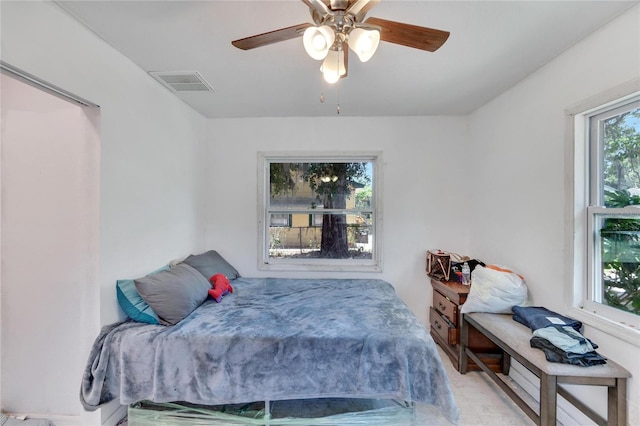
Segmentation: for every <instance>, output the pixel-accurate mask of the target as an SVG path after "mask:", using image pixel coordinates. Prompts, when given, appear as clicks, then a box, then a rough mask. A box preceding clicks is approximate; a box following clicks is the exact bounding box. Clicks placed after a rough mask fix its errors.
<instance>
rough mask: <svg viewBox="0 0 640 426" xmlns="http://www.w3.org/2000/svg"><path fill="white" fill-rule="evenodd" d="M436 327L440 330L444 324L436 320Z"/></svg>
mask: <svg viewBox="0 0 640 426" xmlns="http://www.w3.org/2000/svg"><path fill="white" fill-rule="evenodd" d="M436 328H437V329H438V330H440V329H441V328H442V325H441V324H440V323H439V322H438V321H436Z"/></svg>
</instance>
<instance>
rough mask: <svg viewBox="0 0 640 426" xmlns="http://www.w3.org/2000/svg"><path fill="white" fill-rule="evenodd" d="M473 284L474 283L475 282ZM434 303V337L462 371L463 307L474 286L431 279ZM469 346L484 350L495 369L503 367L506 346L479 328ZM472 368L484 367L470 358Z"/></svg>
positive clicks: (472, 333) (472, 332)
mask: <svg viewBox="0 0 640 426" xmlns="http://www.w3.org/2000/svg"><path fill="white" fill-rule="evenodd" d="M472 285H473V284H472ZM431 286H432V287H433V303H432V305H431V307H430V309H429V323H430V324H431V337H433V340H435V341H436V343H437V344H438V345H440V346H441V347H442V349H444V352H445V353H446V354H447V356H448V357H449V359H450V360H451V362H452V363H453V365H454V366H455V367H456V370H458V371H460V362H459V360H460V325H461V319H460V307H461V306H462V304H464V302H465V301H466V300H467V296H468V295H469V290H470V286H466V285H462V284H460V283H457V282H443V281H438V280H436V279H433V278H432V279H431ZM469 346H470V347H472V348H473V349H474V351H476V352H480V353H482V356H481V359H482V360H483V361H484V362H485V363H486V364H487V365H488V366H489V368H491V370H493V371H495V372H500V371H502V357H503V353H502V350H501V349H500V348H499V347H498V346H496V345H495V344H494V343H493V342H491V341H490V340H489V339H488V338H487V337H486V336H484V335H483V334H482V333H480V332H478V331H477V330H476V329H475V328H470V329H469ZM467 370H468V371H471V370H480V367H478V366H477V365H476V364H475V363H473V362H471V361H469V368H468V369H467Z"/></svg>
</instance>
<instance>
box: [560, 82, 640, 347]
mask: <svg viewBox="0 0 640 426" xmlns="http://www.w3.org/2000/svg"><path fill="white" fill-rule="evenodd" d="M638 87H640V79H634V80H632V81H629V82H627V83H625V84H622V85H620V86H618V87H615V88H613V89H611V90H610V91H607V92H606V93H603V94H600V95H598V96H595V97H593V98H590V99H588V100H586V101H584V102H582V103H580V104H578V105H576V106H574V107H573V108H571V109H569V110H567V128H568V131H567V135H568V137H567V145H566V149H565V154H566V157H567V158H568V159H570V161H569V162H568V163H569V164H567V166H568V167H567V170H568V171H569V173H567V179H566V187H567V194H568V196H567V198H566V202H567V205H566V206H565V207H566V208H565V211H566V213H567V218H566V219H567V222H566V223H568V224H572V225H573V226H567V228H566V229H567V235H566V241H567V247H568V250H567V257H566V265H567V271H568V275H569V276H570V278H571V279H569V280H568V282H569V283H570V285H569V286H567V289H566V293H567V300H569V301H570V303H571V305H570V306H568V310H569V313H570V314H571V315H572V316H574V317H575V318H576V319H579V320H581V321H583V322H584V323H585V324H589V325H591V326H593V327H595V328H597V329H599V330H602V331H604V332H606V333H608V334H610V335H613V336H616V337H618V338H620V339H622V340H624V341H627V342H629V343H632V344H634V345H635V346H640V315H635V314H632V313H629V312H624V311H622V310H619V309H616V308H613V307H610V306H607V305H605V304H602V303H598V302H597V301H594V299H598V297H594V294H595V293H594V292H595V290H597V289H598V285H599V286H600V287H599V288H601V285H602V284H601V280H600V279H599V277H598V279H596V275H597V274H598V273H599V271H600V268H599V267H598V266H597V264H596V262H597V261H599V256H600V254H599V252H598V251H599V250H596V248H597V247H599V246H598V245H597V244H598V241H597V238H598V236H597V234H598V233H596V232H594V231H595V227H596V225H597V221H598V220H601V219H597V217H601V216H602V215H603V214H606V216H613V217H628V216H630V215H635V216H637V215H639V214H640V211H639V210H638V208H637V207H625V208H611V207H609V208H606V207H604V206H602V205H597V204H596V203H594V202H592V200H594V201H598V202H602V200H603V196H602V194H603V185H602V184H601V176H602V174H601V167H600V164H601V160H602V155H603V151H602V149H601V144H600V142H599V141H598V140H596V139H594V136H597V135H594V134H593V133H592V131H591V126H590V120H591V118H594V117H598V116H601V117H604V116H606V115H609V116H612V115H616V113H619V111H620V110H619V108H620V107H623V106H624V105H629V104H631V103H632V102H634V101H638V100H640V91H638ZM598 138H599V136H598ZM601 204H603V202H602V203H601ZM598 282H600V284H598Z"/></svg>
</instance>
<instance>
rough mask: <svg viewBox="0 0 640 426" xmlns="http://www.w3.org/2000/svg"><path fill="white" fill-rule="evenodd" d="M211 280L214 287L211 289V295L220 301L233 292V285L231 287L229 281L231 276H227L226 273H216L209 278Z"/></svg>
mask: <svg viewBox="0 0 640 426" xmlns="http://www.w3.org/2000/svg"><path fill="white" fill-rule="evenodd" d="M209 282H210V283H211V287H213V288H212V289H211V290H209V295H210V296H211V297H213V298H214V299H215V300H216V302H218V303H220V302H221V301H222V296H224V295H226V294H228V293H233V287H231V284H230V283H229V278H227V277H225V276H224V274H215V275H214V276H212V277H211V278H209Z"/></svg>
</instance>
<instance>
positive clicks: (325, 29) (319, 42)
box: [302, 25, 336, 61]
mask: <svg viewBox="0 0 640 426" xmlns="http://www.w3.org/2000/svg"><path fill="white" fill-rule="evenodd" d="M335 38H336V35H335V33H334V32H333V30H332V29H331V27H329V26H328V25H321V26H319V27H309V28H307V29H306V30H304V35H303V36H302V43H303V45H304V49H305V50H306V51H307V53H308V54H309V56H311V57H312V58H313V59H316V60H318V61H319V60H321V59H324V58H325V57H326V56H327V53H328V52H329V48H330V47H331V46H332V45H333V42H334V40H335Z"/></svg>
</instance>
